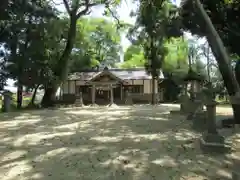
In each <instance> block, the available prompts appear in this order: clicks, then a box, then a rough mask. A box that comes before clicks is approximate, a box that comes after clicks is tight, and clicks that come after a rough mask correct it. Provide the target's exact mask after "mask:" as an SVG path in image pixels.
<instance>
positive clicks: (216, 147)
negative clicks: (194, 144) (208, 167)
mask: <svg viewBox="0 0 240 180" xmlns="http://www.w3.org/2000/svg"><path fill="white" fill-rule="evenodd" d="M216 105H217V103H216V101H215V100H213V99H210V100H209V101H207V103H206V107H207V131H206V133H205V134H203V136H202V138H201V141H200V142H201V143H200V144H201V148H202V150H203V151H206V152H214V153H217V152H218V153H220V152H221V153H222V152H226V151H229V150H230V146H227V145H226V144H225V142H224V137H223V136H221V135H220V134H219V133H218V131H217V126H216Z"/></svg>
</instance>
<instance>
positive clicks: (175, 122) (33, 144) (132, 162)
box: [0, 105, 240, 180]
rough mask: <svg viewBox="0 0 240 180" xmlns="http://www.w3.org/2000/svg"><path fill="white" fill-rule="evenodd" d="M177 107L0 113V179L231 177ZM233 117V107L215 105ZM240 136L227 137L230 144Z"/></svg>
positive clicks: (225, 161)
mask: <svg viewBox="0 0 240 180" xmlns="http://www.w3.org/2000/svg"><path fill="white" fill-rule="evenodd" d="M177 108H178V107H176V106H171V105H160V106H157V107H152V106H148V105H142V106H141V105H138V106H134V107H130V106H123V107H114V108H107V107H96V108H93V107H86V108H64V109H57V110H39V111H26V112H22V113H20V112H16V113H9V114H1V115H0V179H1V180H154V179H155V180H217V179H221V180H228V179H231V161H230V159H231V155H230V154H226V155H207V154H203V153H202V152H201V150H200V148H199V138H200V136H201V133H199V132H195V131H193V130H192V129H191V122H189V121H186V120H185V118H184V117H183V116H176V115H170V114H169V111H170V110H172V109H177ZM217 111H218V112H219V113H221V114H222V113H223V114H224V113H226V114H231V109H228V108H218V110H217ZM239 139H240V133H234V134H231V135H229V136H228V137H227V140H228V141H229V142H231V143H232V144H234V143H236V142H237V140H239Z"/></svg>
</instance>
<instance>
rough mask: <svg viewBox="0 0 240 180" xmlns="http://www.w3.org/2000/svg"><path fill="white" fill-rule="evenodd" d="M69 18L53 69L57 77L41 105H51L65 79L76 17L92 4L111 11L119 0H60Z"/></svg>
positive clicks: (88, 11)
mask: <svg viewBox="0 0 240 180" xmlns="http://www.w3.org/2000/svg"><path fill="white" fill-rule="evenodd" d="M62 2H63V4H64V7H65V9H66V12H67V15H68V18H69V29H68V37H67V38H66V44H65V48H64V51H63V52H62V54H61V56H60V57H59V59H58V63H57V64H58V67H57V68H56V69H55V71H54V74H55V76H56V77H57V78H56V79H55V80H54V81H52V82H50V83H49V84H48V86H47V87H46V89H45V94H44V96H43V99H42V106H51V105H53V103H54V100H55V94H56V91H57V89H58V87H59V86H60V84H61V83H62V82H63V81H64V80H65V79H66V77H67V75H68V72H69V64H70V58H69V57H70V55H71V53H72V50H73V47H74V43H75V38H76V33H77V29H76V27H77V22H78V19H80V18H81V17H83V16H84V15H87V14H89V13H90V12H91V8H92V7H94V6H99V5H104V6H105V7H106V8H107V10H108V12H112V11H111V9H110V7H111V6H116V5H118V4H119V0H114V1H108V0H103V1H102V0H94V1H89V0H83V1H80V0H62Z"/></svg>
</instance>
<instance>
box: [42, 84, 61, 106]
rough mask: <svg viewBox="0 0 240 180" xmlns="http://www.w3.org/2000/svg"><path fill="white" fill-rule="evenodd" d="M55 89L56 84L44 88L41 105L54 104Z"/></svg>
mask: <svg viewBox="0 0 240 180" xmlns="http://www.w3.org/2000/svg"><path fill="white" fill-rule="evenodd" d="M57 89H58V86H51V87H47V88H46V89H45V93H44V95H43V98H42V102H41V105H42V107H45V108H47V107H52V106H54V103H55V100H56V92H57Z"/></svg>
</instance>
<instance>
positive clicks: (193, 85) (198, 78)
mask: <svg viewBox="0 0 240 180" xmlns="http://www.w3.org/2000/svg"><path fill="white" fill-rule="evenodd" d="M183 81H184V82H185V87H186V94H187V92H188V91H189V93H190V99H192V100H193V99H195V97H196V94H197V93H199V92H200V91H201V84H202V83H203V81H204V77H203V76H202V75H200V74H198V73H196V72H195V71H193V70H192V69H191V68H190V69H189V71H188V74H187V75H186V76H185V77H184V79H183Z"/></svg>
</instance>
